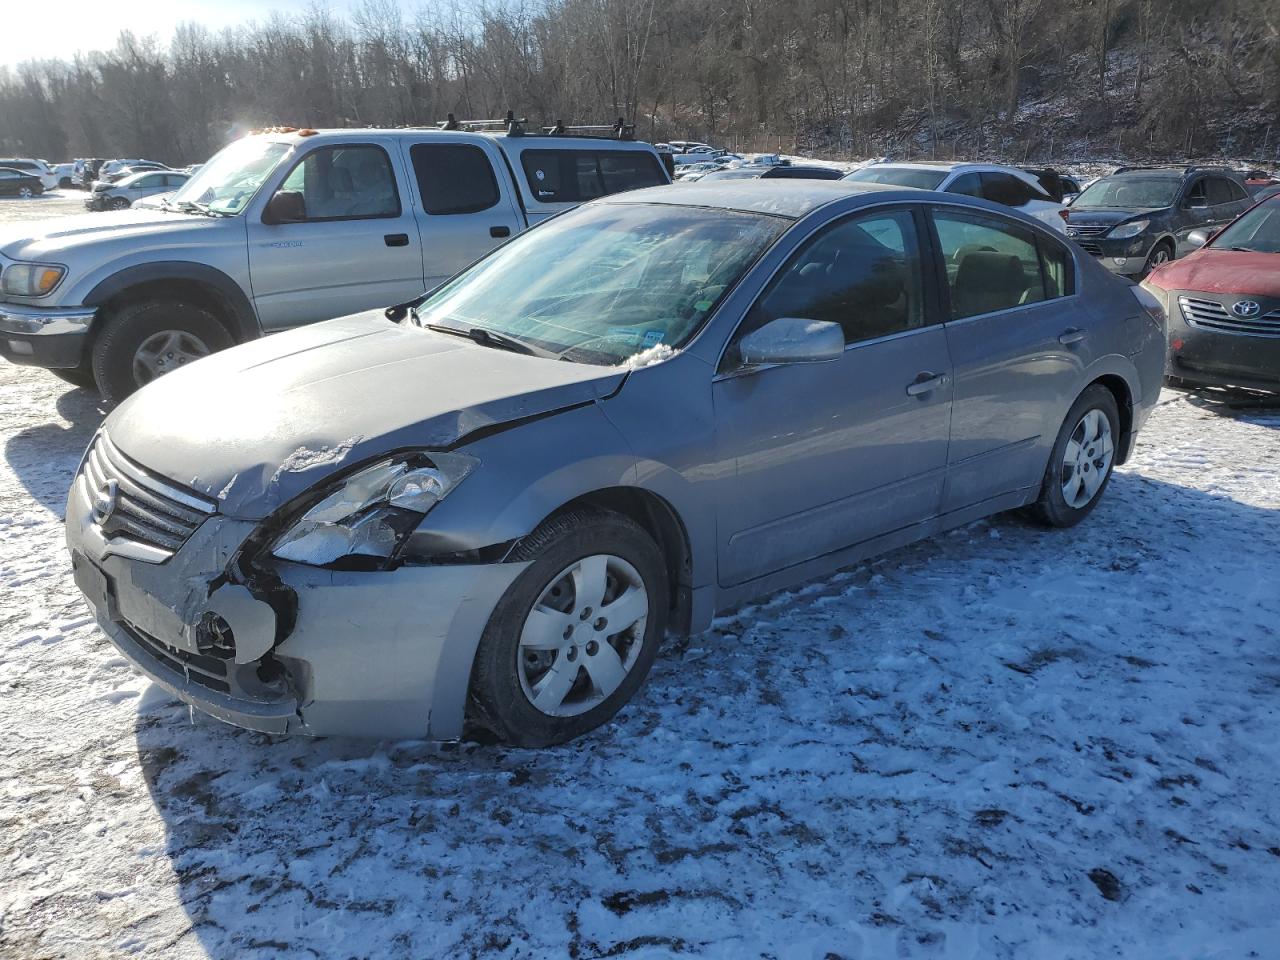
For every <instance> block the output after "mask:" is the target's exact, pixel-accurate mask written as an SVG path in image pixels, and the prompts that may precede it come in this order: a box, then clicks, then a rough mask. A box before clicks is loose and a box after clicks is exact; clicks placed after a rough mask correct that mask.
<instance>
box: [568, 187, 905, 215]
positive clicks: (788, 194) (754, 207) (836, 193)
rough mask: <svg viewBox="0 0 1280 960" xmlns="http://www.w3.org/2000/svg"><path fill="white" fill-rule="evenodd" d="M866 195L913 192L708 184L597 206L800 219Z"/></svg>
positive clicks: (616, 197) (654, 190)
mask: <svg viewBox="0 0 1280 960" xmlns="http://www.w3.org/2000/svg"><path fill="white" fill-rule="evenodd" d="M864 193H903V194H914V195H917V196H920V195H922V194H923V193H924V191H920V190H910V189H908V188H903V187H899V186H896V185H894V184H886V183H853V182H850V181H845V180H804V179H798V180H786V179H782V178H778V179H775V180H770V179H764V180H761V179H751V180H713V181H711V182H707V181H706V180H702V181H699V182H698V184H697V185H696V186H694V185H691V184H690V185H682V186H678V187H670V186H661V187H645V188H644V189H641V190H630V191H628V192H626V193H615V194H613V195H611V196H608V197H602V198H600V199H599V200H595V201H592V202H594V203H666V204H670V205H672V206H682V207H715V208H718V209H721V210H736V211H739V212H741V213H767V214H771V215H773V216H776V217H788V218H791V219H797V220H798V219H799V218H800V217H803V216H804V215H805V214H807V213H810V212H812V211H814V210H816V209H818V207H821V206H825V205H826V204H828V203H833V202H834V201H836V200H844V199H847V198H849V197H854V196H858V195H859V194H864Z"/></svg>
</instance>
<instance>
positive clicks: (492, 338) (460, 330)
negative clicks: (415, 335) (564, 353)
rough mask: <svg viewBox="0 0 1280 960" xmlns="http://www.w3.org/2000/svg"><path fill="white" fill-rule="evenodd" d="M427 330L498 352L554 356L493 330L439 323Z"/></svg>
mask: <svg viewBox="0 0 1280 960" xmlns="http://www.w3.org/2000/svg"><path fill="white" fill-rule="evenodd" d="M426 328H427V329H428V330H434V331H436V332H437V333H451V334H453V335H454V336H455V337H466V338H467V339H468V340H470V341H472V342H473V343H478V344H479V345H480V346H482V347H494V348H495V349H498V350H510V351H511V352H512V353H522V354H524V355H525V356H528V357H554V356H555V354H554V353H552V352H551V351H550V350H543V349H542V348H541V347H535V346H534V345H533V344H531V343H526V342H525V341H524V340H520V339H518V338H516V337H512V336H509V335H508V334H505V333H498V332H497V331H495V330H489V329H487V328H485V327H447V326H445V325H444V324H440V323H428V324H426Z"/></svg>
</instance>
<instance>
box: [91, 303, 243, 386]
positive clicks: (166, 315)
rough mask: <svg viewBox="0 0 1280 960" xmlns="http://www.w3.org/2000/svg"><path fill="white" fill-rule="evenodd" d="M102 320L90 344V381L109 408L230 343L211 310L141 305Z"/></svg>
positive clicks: (170, 304) (187, 306)
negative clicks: (153, 382) (91, 370)
mask: <svg viewBox="0 0 1280 960" xmlns="http://www.w3.org/2000/svg"><path fill="white" fill-rule="evenodd" d="M105 319H106V323H105V325H104V327H103V330H102V332H101V333H100V334H99V335H98V338H97V340H96V341H95V342H94V345H93V378H94V380H95V381H96V382H97V384H98V390H99V391H100V392H101V393H102V398H103V400H105V401H106V402H107V403H108V404H109V405H115V404H117V403H119V402H120V401H121V400H123V399H124V398H125V397H127V396H128V395H129V394H131V393H133V391H135V390H137V389H138V388H139V387H142V386H145V385H146V384H148V383H150V382H151V381H152V380H155V379H157V378H159V377H161V376H164V375H165V374H166V373H171V372H172V371H174V370H177V369H181V368H182V367H185V366H187V365H188V364H191V363H194V362H195V361H196V360H199V359H200V358H201V357H205V356H208V355H209V354H211V353H215V352H217V351H218V350H224V349H226V348H227V347H229V346H231V345H232V343H233V342H234V341H233V340H232V337H231V334H229V333H228V332H227V328H226V327H224V326H223V325H222V323H221V322H220V321H219V320H218V318H217V317H216V316H215V315H214V314H213V313H212V312H211V311H209V310H208V309H206V308H205V307H202V306H197V305H196V304H192V303H183V302H181V301H175V300H143V301H141V302H139V303H132V304H129V305H127V306H125V307H123V308H121V309H120V310H118V311H116V312H114V313H113V314H110V315H109V316H107V317H106V318H105Z"/></svg>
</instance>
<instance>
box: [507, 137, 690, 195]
mask: <svg viewBox="0 0 1280 960" xmlns="http://www.w3.org/2000/svg"><path fill="white" fill-rule="evenodd" d="M520 165H521V166H522V167H523V168H524V175H525V180H526V181H527V182H528V184H529V191H530V193H532V194H533V196H534V198H535V199H537V200H538V201H540V202H542V203H583V202H584V201H587V200H594V199H595V198H596V197H601V196H604V195H605V194H610V193H621V192H622V191H624V190H636V189H638V188H640V187H653V186H657V185H658V184H663V183H666V182H667V180H666V177H665V176H663V173H662V164H661V163H659V162H658V158H657V157H655V156H653V155H652V154H650V153H646V152H644V151H640V150H525V151H524V152H523V153H521V154H520Z"/></svg>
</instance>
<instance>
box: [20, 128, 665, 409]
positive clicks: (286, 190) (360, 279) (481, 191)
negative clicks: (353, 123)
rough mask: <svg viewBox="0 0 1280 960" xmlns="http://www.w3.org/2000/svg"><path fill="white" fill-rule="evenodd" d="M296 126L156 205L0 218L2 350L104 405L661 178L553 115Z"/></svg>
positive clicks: (444, 273) (653, 165) (242, 146)
mask: <svg viewBox="0 0 1280 960" xmlns="http://www.w3.org/2000/svg"><path fill="white" fill-rule="evenodd" d="M444 126H446V127H447V128H448V129H429V130H319V131H317V130H296V129H292V128H282V129H277V130H274V131H268V132H265V133H262V134H258V135H254V136H249V137H245V138H244V139H242V140H239V141H237V142H236V143H233V144H232V145H230V146H229V147H227V148H226V149H224V150H223V151H221V152H220V153H219V154H217V155H216V156H215V157H214V158H213V159H212V160H210V161H209V162H208V163H207V164H205V165H204V166H203V167H202V168H201V169H200V171H199V172H198V173H197V174H196V175H195V176H193V177H192V178H191V179H190V180H189V181H188V182H187V183H186V185H185V186H184V187H182V188H181V189H180V190H179V191H178V192H177V193H176V194H174V196H173V197H172V199H171V200H169V201H168V202H167V203H166V204H165V205H164V206H163V207H162V208H161V209H158V210H128V211H120V212H117V213H111V214H107V215H106V216H97V217H94V218H93V219H92V220H88V219H86V220H81V221H76V220H62V221H58V222H57V223H49V222H45V223H23V224H13V225H11V226H9V227H8V228H7V229H6V230H5V231H4V232H0V270H3V274H2V275H0V355H2V356H4V357H5V358H7V359H8V360H10V361H12V362H14V363H19V364H28V365H33V366H42V367H48V368H51V369H52V370H53V371H54V372H55V373H56V374H58V375H59V376H61V377H62V378H63V379H65V380H68V381H70V382H72V383H75V384H77V385H81V386H92V385H96V386H97V387H98V389H99V390H100V391H101V393H102V395H103V397H104V398H105V399H106V400H107V401H108V402H109V403H114V402H117V401H119V400H121V399H123V398H124V397H125V396H126V395H128V394H129V393H131V392H133V391H134V390H136V389H137V388H138V387H139V386H141V385H143V384H145V383H147V382H149V381H151V380H154V379H155V378H156V377H158V376H161V375H163V374H164V373H166V372H168V371H169V370H172V369H174V368H176V367H180V366H184V365H186V364H188V363H190V362H192V361H193V360H195V359H197V358H199V357H202V356H204V355H206V354H209V353H213V352H215V351H217V350H221V349H223V348H225V347H229V346H232V345H233V344H236V343H241V342H244V341H247V340H252V339H254V338H256V337H259V336H261V335H263V334H266V333H273V332H275V331H277V330H283V329H286V328H289V327H296V326H299V325H301V324H306V323H313V322H316V321H319V320H328V319H330V318H332V317H337V316H342V315H343V314H349V313H354V312H357V311H360V310H367V309H369V308H371V307H379V306H386V305H387V304H395V303H402V302H404V301H408V300H411V299H413V298H415V297H418V296H420V295H421V294H422V292H423V290H424V289H430V288H433V287H435V286H437V285H438V284H440V283H441V282H442V281H444V280H445V279H447V278H448V277H451V276H453V275H454V274H455V273H457V272H458V271H459V270H461V269H462V268H463V267H465V266H466V265H467V264H468V263H470V262H471V261H473V260H476V259H478V258H479V257H481V256H483V255H484V254H486V253H488V252H489V250H491V249H492V248H493V247H494V246H496V245H498V244H499V243H501V242H502V241H503V240H505V239H506V238H508V237H510V236H512V235H514V234H517V233H520V232H521V231H523V230H524V229H525V228H526V227H528V226H529V225H531V224H533V223H536V222H538V221H540V220H542V219H544V218H546V217H549V216H551V215H553V214H556V213H559V212H561V211H563V210H566V209H568V208H570V207H573V206H575V205H576V204H578V203H581V202H582V201H584V200H591V199H594V198H596V197H599V196H603V195H605V194H611V193H617V192H619V191H622V190H630V189H632V188H635V187H646V186H654V185H658V184H665V183H669V182H670V177H669V175H668V173H667V171H666V169H665V168H664V166H663V164H662V161H661V160H660V158H659V156H658V153H657V151H656V150H654V148H653V147H652V146H651V145H649V144H646V143H637V142H632V141H631V140H629V139H625V137H626V135H627V134H628V132H629V131H628V130H626V129H624V128H621V127H619V135H618V136H616V137H606V136H598V137H597V136H582V135H573V131H571V130H570V131H564V130H563V128H560V127H557V128H555V129H554V130H552V131H549V132H548V133H545V134H541V135H525V134H524V131H523V128H522V127H521V125H520V124H519V123H517V122H514V121H509V122H507V123H506V124H505V129H504V130H503V132H500V133H493V132H481V131H476V130H467V129H459V127H460V126H462V125H460V124H458V123H457V122H455V121H450V122H448V123H447V124H445V125H444Z"/></svg>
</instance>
